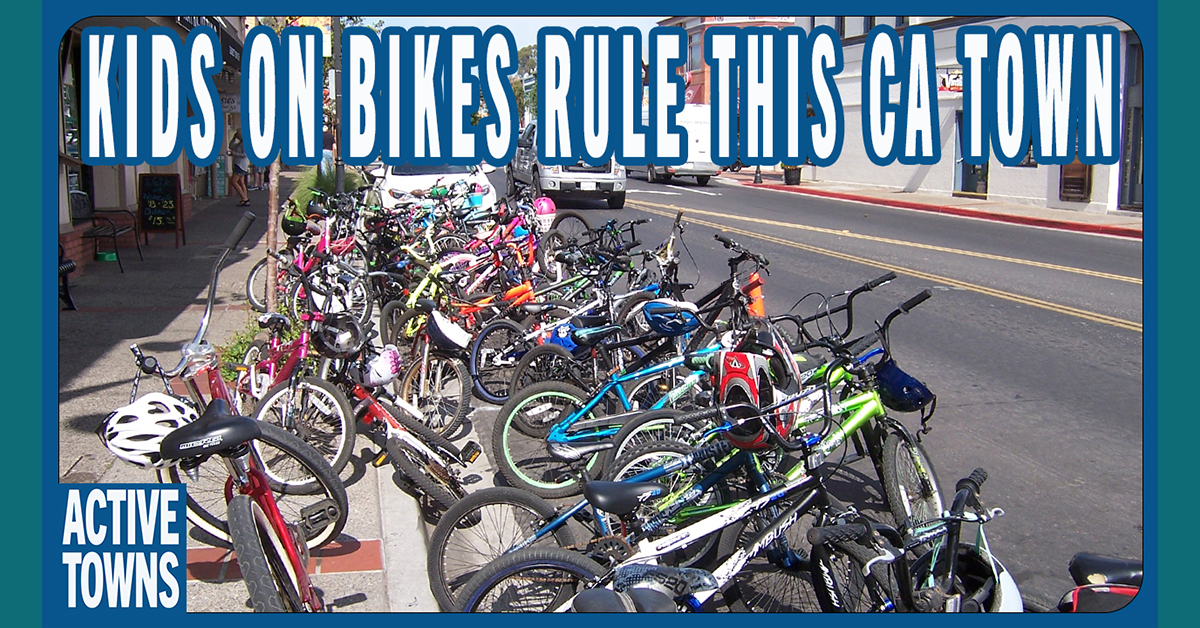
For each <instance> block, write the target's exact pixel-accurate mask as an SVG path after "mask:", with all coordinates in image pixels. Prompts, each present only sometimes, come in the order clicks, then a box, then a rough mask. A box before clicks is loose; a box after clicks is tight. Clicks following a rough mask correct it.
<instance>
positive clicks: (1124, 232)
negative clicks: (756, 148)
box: [730, 177, 1142, 240]
mask: <svg viewBox="0 0 1200 628" xmlns="http://www.w3.org/2000/svg"><path fill="white" fill-rule="evenodd" d="M730 179H731V180H733V181H737V182H738V183H740V184H741V185H744V186H746V187H751V188H767V189H770V190H778V191H780V192H791V193H792V194H807V195H809V196H820V197H823V198H833V199H838V200H844V201H856V202H860V203H870V204H872V205H883V206H885V207H897V208H900V209H912V210H916V211H925V212H932V213H937V214H947V215H951V216H964V217H967V218H979V219H981V220H991V221H994V222H1007V223H1011V224H1018V225H1031V226H1035V227H1046V228H1049V229H1061V230H1064V231H1077V232H1081V233H1095V234H1101V235H1110V236H1117V237H1122V238H1132V239H1136V240H1141V239H1142V230H1141V229H1134V228H1131V227H1118V226H1116V225H1098V224H1092V223H1086V222H1073V221H1069V220H1057V219H1053V218H1038V217H1036V216H1021V215H1017V214H1001V213H996V212H988V211H981V210H977V209H967V208H965V207H954V206H951V205H934V204H932V203H918V202H915V201H902V200H898V199H890V198H879V197H877V196H869V195H866V194H853V193H850V192H832V191H829V190H816V189H812V188H800V187H798V186H792V185H780V184H778V183H752V182H749V181H742V180H739V179H735V178H733V177H730Z"/></svg>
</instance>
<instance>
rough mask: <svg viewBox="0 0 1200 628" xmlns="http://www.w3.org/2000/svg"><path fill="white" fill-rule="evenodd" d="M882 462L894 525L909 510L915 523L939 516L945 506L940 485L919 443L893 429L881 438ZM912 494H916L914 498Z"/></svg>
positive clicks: (886, 492) (927, 456) (898, 525)
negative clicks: (884, 437) (885, 436)
mask: <svg viewBox="0 0 1200 628" xmlns="http://www.w3.org/2000/svg"><path fill="white" fill-rule="evenodd" d="M910 443H911V445H912V447H911V448H910V447H909V446H908V445H909V444H910ZM914 456H915V457H914ZM881 462H882V471H883V477H881V478H880V481H881V483H882V484H883V490H884V494H885V495H886V496H887V502H888V508H889V509H890V510H891V512H892V516H893V517H895V521H896V524H897V527H900V526H902V525H904V522H905V521H906V520H907V518H908V512H909V511H911V512H912V519H913V522H914V523H922V522H925V521H931V520H933V519H936V518H937V517H939V516H941V514H942V512H943V510H945V504H944V502H943V501H942V491H941V487H942V485H941V482H939V481H938V477H937V471H936V470H935V469H934V467H933V463H932V462H930V460H929V454H927V453H926V452H925V448H924V447H923V446H922V445H921V443H918V442H917V441H916V439H909V438H905V437H904V436H901V435H900V434H899V433H897V432H892V433H890V434H888V436H887V438H886V439H885V440H884V443H883V460H882V461H881ZM914 495H916V496H919V497H915V498H914V497H913V496H914ZM919 549H920V548H918V550H919Z"/></svg>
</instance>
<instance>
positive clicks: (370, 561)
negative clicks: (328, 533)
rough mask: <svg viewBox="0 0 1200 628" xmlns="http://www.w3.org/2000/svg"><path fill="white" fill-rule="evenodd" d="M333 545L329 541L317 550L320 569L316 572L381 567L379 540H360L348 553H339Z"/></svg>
mask: <svg viewBox="0 0 1200 628" xmlns="http://www.w3.org/2000/svg"><path fill="white" fill-rule="evenodd" d="M333 545H334V544H333V543H330V544H329V545H328V546H326V547H324V548H322V549H321V550H319V551H318V552H317V553H319V554H320V555H321V556H320V569H319V570H318V572H317V573H322V574H326V573H346V572H351V571H380V570H382V569H383V556H382V554H381V552H380V551H379V550H380V547H379V541H360V542H359V547H358V548H357V549H355V550H354V551H352V552H350V553H348V554H340V553H339V552H338V550H337V548H334V547H333Z"/></svg>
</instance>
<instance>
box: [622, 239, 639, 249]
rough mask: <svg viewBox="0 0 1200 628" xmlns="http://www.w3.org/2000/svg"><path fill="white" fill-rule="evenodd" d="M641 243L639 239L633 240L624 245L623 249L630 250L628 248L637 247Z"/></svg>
mask: <svg viewBox="0 0 1200 628" xmlns="http://www.w3.org/2000/svg"><path fill="white" fill-rule="evenodd" d="M641 245H642V241H641V240H634V241H633V242H630V243H629V244H626V245H625V250H626V251H630V250H633V249H636V248H637V247H639V246H641Z"/></svg>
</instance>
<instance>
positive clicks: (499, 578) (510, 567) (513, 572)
mask: <svg viewBox="0 0 1200 628" xmlns="http://www.w3.org/2000/svg"><path fill="white" fill-rule="evenodd" d="M536 571H542V572H543V573H544V572H558V573H560V574H562V575H561V576H550V577H547V576H545V575H541V574H538V575H525V576H523V575H522V574H525V573H528V572H536ZM606 572H607V569H605V568H604V567H603V566H601V565H600V564H599V563H597V562H596V561H594V560H592V559H590V558H588V557H586V556H583V555H580V554H577V553H575V552H573V551H571V550H567V549H562V548H560V547H529V548H526V549H523V550H521V551H519V552H513V553H511V554H505V555H504V556H501V557H500V558H497V559H496V560H493V561H492V562H490V563H488V565H487V566H486V567H484V568H483V569H480V570H479V572H478V573H476V574H475V577H473V578H471V580H470V581H469V582H467V584H466V585H464V586H463V587H462V589H461V590H460V592H459V595H458V605H457V606H456V607H455V610H456V611H459V612H470V613H481V612H506V611H507V612H544V611H549V610H553V609H555V608H557V607H559V606H562V605H563V604H565V603H566V602H567V600H569V599H570V598H571V597H573V596H574V595H575V593H576V591H577V585H579V584H582V583H584V582H586V581H590V580H594V579H596V578H599V577H600V576H602V575H604V574H605V573H606ZM522 581H524V582H526V583H533V586H537V585H538V583H546V584H550V585H551V587H547V589H548V590H547V591H546V593H547V594H548V595H547V596H544V597H548V598H549V599H548V600H545V601H543V602H542V603H537V602H538V601H537V600H536V599H535V595H534V593H535V590H531V589H526V590H524V591H523V592H513V593H512V594H510V595H506V596H504V599H506V600H510V601H513V602H518V601H519V602H522V603H524V604H526V605H527V607H525V608H520V609H515V608H511V607H508V608H501V607H500V604H501V603H502V602H503V600H497V603H495V604H492V605H490V608H488V610H482V609H481V606H482V605H484V604H486V598H487V597H488V595H489V594H490V593H491V592H492V591H493V590H495V589H496V588H497V587H501V586H504V583H506V582H511V585H512V586H515V585H517V584H520V583H521V582H522ZM556 581H561V583H562V584H564V585H572V586H566V587H552V585H553V584H554V583H555V582H556Z"/></svg>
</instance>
